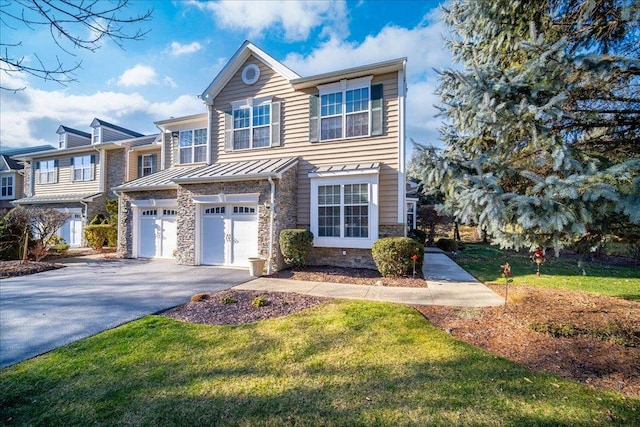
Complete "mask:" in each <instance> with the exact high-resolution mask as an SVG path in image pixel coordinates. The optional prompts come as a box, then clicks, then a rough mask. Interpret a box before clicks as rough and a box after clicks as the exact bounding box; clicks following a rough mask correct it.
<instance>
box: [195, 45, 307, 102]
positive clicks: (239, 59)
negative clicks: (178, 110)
mask: <svg viewBox="0 0 640 427" xmlns="http://www.w3.org/2000/svg"><path fill="white" fill-rule="evenodd" d="M251 55H253V56H255V57H256V58H258V59H259V60H260V61H262V62H264V63H265V64H266V65H267V66H269V68H271V69H272V70H274V71H275V72H277V73H278V74H280V75H282V76H283V77H284V78H286V79H287V80H293V79H298V78H300V76H299V75H298V74H297V73H296V72H294V71H292V70H291V69H290V68H288V67H287V66H286V65H284V64H283V63H281V62H280V61H278V60H277V59H275V58H273V57H272V56H271V55H269V54H268V53H266V52H265V51H263V50H262V49H260V48H259V47H258V46H256V45H255V44H253V43H251V42H250V41H249V40H245V41H244V43H242V45H241V46H240V48H239V49H238V50H237V51H236V53H234V54H233V56H232V57H231V58H230V59H229V61H228V62H227V64H226V65H225V66H224V67H222V70H220V72H219V73H218V75H216V77H215V78H214V79H213V81H212V82H211V83H210V84H209V86H207V88H206V89H205V90H204V91H203V92H202V95H200V99H202V101H203V102H205V103H207V104H211V103H212V102H213V99H214V98H215V97H216V96H217V95H218V94H219V93H220V91H221V90H222V89H223V88H224V86H225V85H226V84H227V83H228V82H229V80H231V77H233V75H234V74H235V73H237V72H238V70H239V69H240V67H241V66H242V65H243V64H244V63H245V61H246V60H247V59H249V57H250V56H251Z"/></svg>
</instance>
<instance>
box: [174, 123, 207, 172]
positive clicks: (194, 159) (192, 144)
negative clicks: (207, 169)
mask: <svg viewBox="0 0 640 427" xmlns="http://www.w3.org/2000/svg"><path fill="white" fill-rule="evenodd" d="M179 138H180V139H179V140H180V144H179V145H180V146H179V150H180V163H181V164H184V163H201V162H206V161H207V129H194V130H183V131H180V136H179Z"/></svg>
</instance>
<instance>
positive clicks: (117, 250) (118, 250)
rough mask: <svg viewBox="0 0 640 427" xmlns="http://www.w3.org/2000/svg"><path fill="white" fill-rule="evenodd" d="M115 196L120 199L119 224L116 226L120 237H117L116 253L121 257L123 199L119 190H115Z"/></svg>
mask: <svg viewBox="0 0 640 427" xmlns="http://www.w3.org/2000/svg"><path fill="white" fill-rule="evenodd" d="M113 194H115V195H116V197H117V198H118V224H116V226H117V227H118V237H117V241H116V253H117V254H118V255H120V241H121V239H122V227H121V226H120V218H121V216H120V211H121V210H122V209H120V207H121V204H122V197H121V195H120V193H118V190H116V189H114V190H113Z"/></svg>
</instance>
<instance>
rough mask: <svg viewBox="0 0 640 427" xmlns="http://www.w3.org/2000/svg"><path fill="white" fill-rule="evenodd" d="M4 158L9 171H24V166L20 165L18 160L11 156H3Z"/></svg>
mask: <svg viewBox="0 0 640 427" xmlns="http://www.w3.org/2000/svg"><path fill="white" fill-rule="evenodd" d="M2 158H3V159H4V161H5V162H6V163H7V166H8V167H9V169H11V170H22V169H24V165H23V164H22V163H19V162H18V161H17V160H14V159H12V158H11V156H10V155H8V154H2Z"/></svg>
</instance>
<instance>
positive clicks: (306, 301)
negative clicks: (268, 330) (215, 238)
mask: <svg viewBox="0 0 640 427" xmlns="http://www.w3.org/2000/svg"><path fill="white" fill-rule="evenodd" d="M257 297H262V298H264V299H265V300H266V304H265V305H263V306H261V307H255V306H253V305H252V304H251V303H252V302H253V300H254V298H257ZM329 299H330V298H322V297H314V296H311V295H300V294H295V293H287V292H260V291H239V290H228V291H221V292H217V293H215V294H200V295H197V296H196V298H192V300H195V302H189V303H187V304H185V305H182V306H179V307H175V308H172V309H170V310H167V311H165V312H163V313H161V314H162V315H163V316H167V317H171V318H173V319H176V320H181V321H183V322H191V323H198V324H203V325H241V324H244V323H253V322H258V321H260V320H266V319H273V318H276V317H283V316H288V315H289V314H293V313H297V312H299V311H302V310H305V309H307V308H310V307H313V306H316V305H318V304H321V303H323V302H325V301H328V300H329ZM225 302H226V304H225Z"/></svg>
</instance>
